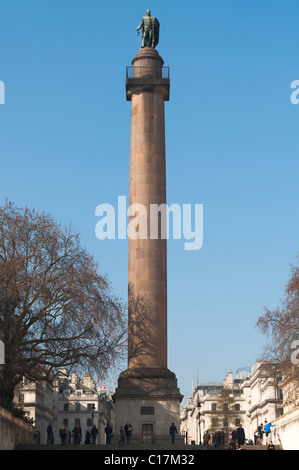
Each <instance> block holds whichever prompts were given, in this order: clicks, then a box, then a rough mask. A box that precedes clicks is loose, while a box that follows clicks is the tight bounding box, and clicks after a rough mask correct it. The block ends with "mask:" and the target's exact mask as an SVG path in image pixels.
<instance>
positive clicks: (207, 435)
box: [203, 431, 211, 447]
mask: <svg viewBox="0 0 299 470" xmlns="http://www.w3.org/2000/svg"><path fill="white" fill-rule="evenodd" d="M210 439H211V436H210V433H209V431H206V432H205V433H204V435H203V446H204V447H209V444H210Z"/></svg>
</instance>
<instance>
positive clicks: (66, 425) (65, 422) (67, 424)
mask: <svg viewBox="0 0 299 470" xmlns="http://www.w3.org/2000/svg"><path fill="white" fill-rule="evenodd" d="M63 424H64V425H65V427H67V428H68V426H69V420H68V419H67V418H64V420H63Z"/></svg>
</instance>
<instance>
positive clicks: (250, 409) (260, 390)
mask: <svg viewBox="0 0 299 470" xmlns="http://www.w3.org/2000/svg"><path fill="white" fill-rule="evenodd" d="M269 368H271V365H269V364H265V363H263V362H257V363H256V364H255V365H254V366H253V367H252V368H248V369H242V370H238V371H237V373H236V376H235V378H233V373H232V372H228V374H227V376H226V377H225V379H224V380H223V382H220V383H206V384H200V385H199V386H198V387H196V389H195V390H194V391H193V394H192V397H189V398H188V400H187V405H186V406H185V407H183V408H182V409H181V433H182V434H183V436H184V438H185V442H186V443H187V444H192V443H194V444H200V443H202V442H203V436H204V433H205V432H206V431H209V432H210V431H211V430H212V429H214V425H213V418H214V416H215V411H216V410H217V406H218V404H219V400H218V395H219V393H220V392H221V390H223V389H224V388H227V389H229V390H230V391H231V394H232V396H234V406H235V410H236V416H237V418H236V419H235V423H234V425H235V428H236V429H237V428H238V427H239V426H240V425H242V427H243V429H244V431H245V436H246V440H251V441H252V442H255V432H256V430H257V428H258V426H259V425H260V424H263V425H265V424H267V423H272V424H273V423H275V421H276V420H277V419H278V418H280V417H281V416H282V415H283V413H284V409H283V394H282V389H281V387H280V380H281V378H280V376H279V375H278V374H277V377H275V378H273V373H272V371H270V369H269ZM270 372H271V373H270ZM274 376H275V374H274ZM274 429H275V428H274ZM219 431H223V428H222V429H221V428H220V429H219ZM271 436H272V437H273V439H274V440H275V442H276V444H281V442H280V441H279V439H278V437H277V433H276V430H275V432H274V431H272V433H271ZM229 438H230V436H228V439H229Z"/></svg>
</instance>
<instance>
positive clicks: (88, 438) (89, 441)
mask: <svg viewBox="0 0 299 470" xmlns="http://www.w3.org/2000/svg"><path fill="white" fill-rule="evenodd" d="M84 444H86V445H89V444H91V433H90V432H89V430H88V429H87V431H86V433H85V442H84Z"/></svg>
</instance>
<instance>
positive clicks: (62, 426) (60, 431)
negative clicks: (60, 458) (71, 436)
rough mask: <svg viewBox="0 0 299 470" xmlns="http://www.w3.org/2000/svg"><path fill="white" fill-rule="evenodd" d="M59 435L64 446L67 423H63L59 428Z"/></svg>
mask: <svg viewBox="0 0 299 470" xmlns="http://www.w3.org/2000/svg"><path fill="white" fill-rule="evenodd" d="M59 437H60V440H61V445H62V446H64V445H65V443H66V428H65V425H64V424H62V425H61V426H60V429H59Z"/></svg>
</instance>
